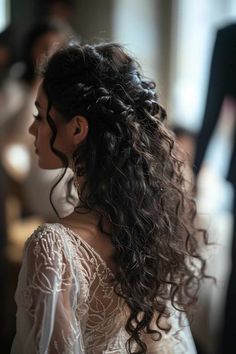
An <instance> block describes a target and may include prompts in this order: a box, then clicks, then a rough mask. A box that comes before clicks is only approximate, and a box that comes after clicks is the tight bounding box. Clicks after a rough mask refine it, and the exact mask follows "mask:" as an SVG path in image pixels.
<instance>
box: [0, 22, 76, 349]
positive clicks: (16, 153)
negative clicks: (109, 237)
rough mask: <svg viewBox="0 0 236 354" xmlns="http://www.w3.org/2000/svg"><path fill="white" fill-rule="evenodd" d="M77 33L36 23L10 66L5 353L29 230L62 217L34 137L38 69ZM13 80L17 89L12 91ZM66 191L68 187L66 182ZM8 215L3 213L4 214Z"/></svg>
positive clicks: (1, 151)
mask: <svg viewBox="0 0 236 354" xmlns="http://www.w3.org/2000/svg"><path fill="white" fill-rule="evenodd" d="M72 37H73V34H72V31H71V29H70V27H68V25H67V24H64V23H62V22H60V21H56V20H48V19H44V20H41V21H39V22H37V23H35V24H33V25H32V26H31V28H30V29H29V31H28V33H27V34H26V38H25V41H24V43H23V58H22V62H21V63H17V64H15V65H14V66H13V67H12V68H11V69H9V73H10V74H9V75H6V81H5V82H6V83H7V87H9V86H10V87H11V89H9V90H8V92H9V97H8V99H7V100H6V99H5V98H6V97H4V99H3V102H2V105H1V108H0V128H1V129H0V157H1V163H2V166H3V172H4V176H5V179H6V180H7V183H8V185H9V188H8V191H7V193H6V190H5V193H4V200H5V202H4V201H3V200H1V207H3V206H4V207H5V205H6V213H5V214H7V218H6V220H5V225H6V229H7V240H5V243H6V245H7V247H6V252H5V253H6V254H5V258H4V259H5V261H6V263H4V262H3V264H2V265H3V267H2V268H1V269H2V271H3V272H4V270H5V269H6V267H7V274H8V281H7V282H5V284H3V287H2V292H1V296H2V295H3V291H4V293H5V295H4V296H5V298H4V301H3V302H2V305H1V306H2V309H3V313H4V319H3V321H2V323H3V326H2V330H1V337H2V338H3V340H2V342H3V341H4V343H5V344H4V345H5V352H9V346H10V344H11V342H12V337H13V336H14V333H15V330H14V328H15V325H14V323H15V320H14V317H15V304H14V300H13V292H14V291H15V286H16V281H17V276H18V271H19V264H20V262H21V255H22V250H23V245H24V242H25V238H26V236H27V235H28V234H29V231H30V230H33V229H34V228H35V227H36V226H37V225H39V224H40V223H41V222H42V221H43V220H55V219H56V218H57V216H56V214H55V212H54V211H53V208H52V207H51V204H50V201H49V198H48V193H49V190H50V184H51V183H53V181H54V179H55V178H56V177H57V176H58V173H59V172H58V171H42V170H41V169H39V168H38V166H37V164H36V163H35V159H34V149H33V145H32V139H30V138H29V135H28V133H27V131H28V127H29V126H30V124H31V122H32V119H33V117H32V112H33V107H34V101H35V96H36V90H37V87H38V85H39V82H40V79H39V77H38V75H37V70H36V67H37V65H38V64H39V63H40V61H41V60H42V58H43V57H44V56H49V55H50V52H51V51H52V50H53V47H54V46H57V47H60V46H61V45H64V44H65V43H68V41H70V39H71V38H72ZM54 49H55V48H54ZM9 82H10V83H11V85H10V84H9ZM12 83H14V87H15V90H13V89H12V87H13V84H12ZM5 86H6V84H5ZM16 101H17V104H16V103H15V102H16ZM12 107H14V110H13V108H12ZM1 175H2V174H1ZM1 188H4V184H3V182H2V181H1V187H0V192H1ZM61 189H62V190H63V186H62V185H61ZM35 192H37V193H36V194H35ZM60 194H63V191H58V196H59V195H60ZM39 195H40V202H39V199H38V196H39ZM5 214H3V213H2V215H1V217H3V215H5ZM3 226H4V223H2V227H3ZM30 232H31V231H30ZM3 237H5V236H4V235H3ZM4 285H5V286H4ZM3 289H4V290H3ZM3 350H4V349H3Z"/></svg>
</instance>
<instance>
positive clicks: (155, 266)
mask: <svg viewBox="0 0 236 354" xmlns="http://www.w3.org/2000/svg"><path fill="white" fill-rule="evenodd" d="M43 78H44V81H43V88H44V90H45V93H46V95H47V97H48V98H49V100H50V103H51V104H52V105H53V106H54V107H55V108H56V109H57V110H58V111H59V112H60V113H61V114H62V115H63V117H64V119H65V120H67V121H69V120H70V119H72V118H73V117H74V116H75V115H78V114H80V115H82V116H84V117H86V118H87V120H88V124H89V133H88V136H87V139H86V141H85V143H83V145H82V146H78V148H77V149H76V151H75V153H74V161H75V165H76V168H77V171H76V172H77V174H78V175H82V174H86V180H87V185H86V189H84V190H82V192H81V199H82V201H83V206H84V207H86V208H88V209H89V210H96V211H98V212H99V213H100V215H101V222H100V228H101V230H103V225H104V224H103V221H105V219H108V220H109V221H110V222H111V225H112V231H111V234H110V237H111V240H112V243H113V245H114V247H115V260H116V264H117V267H118V272H117V274H116V286H115V289H116V292H117V293H118V295H120V296H122V297H123V298H124V299H125V301H126V303H127V305H128V306H129V309H130V315H129V318H128V320H127V323H126V330H127V332H128V333H129V335H130V338H129V340H128V342H127V350H128V351H129V353H132V345H133V344H134V343H136V344H137V345H138V348H139V351H137V352H136V353H147V347H146V344H145V343H144V342H143V341H142V339H141V334H142V333H143V332H146V333H149V334H151V333H155V334H156V335H157V339H160V338H161V329H162V327H161V319H162V317H163V316H167V317H168V316H169V315H170V314H169V310H168V308H169V306H168V302H171V304H172V305H173V306H174V307H176V308H178V309H179V310H180V311H184V310H186V309H187V308H188V307H189V306H190V305H192V304H193V303H195V301H196V298H197V292H198V288H199V284H200V281H201V279H202V278H204V277H205V261H204V260H203V259H202V257H201V255H200V254H199V241H198V238H199V234H200V233H201V234H202V235H203V240H204V243H207V240H206V233H205V231H204V230H198V229H196V227H195V225H194V220H195V214H196V207H195V202H194V200H193V198H192V197H191V195H189V193H188V192H187V191H186V190H185V183H184V178H183V175H182V167H183V164H182V162H180V161H179V160H178V159H177V158H176V157H175V149H176V146H175V144H174V139H173V136H172V134H171V133H170V132H169V130H168V129H167V128H166V126H165V118H166V114H165V111H164V109H163V108H162V107H161V106H160V105H159V103H158V100H157V96H156V92H155V84H154V83H153V82H152V81H150V80H148V79H146V78H145V77H144V76H143V75H142V74H141V72H140V68H139V65H138V64H137V62H136V61H135V60H134V59H133V58H132V57H131V56H129V55H128V54H127V53H126V52H125V51H124V49H123V48H122V47H121V46H120V45H118V44H109V43H108V44H100V45H93V46H91V45H84V46H68V47H67V48H64V49H61V50H59V51H58V52H56V53H55V54H54V55H53V56H52V57H51V59H50V60H49V62H48V63H47V65H46V68H45V70H44V72H43ZM55 134H56V133H55V132H54V134H53V137H52V140H51V143H52V146H53V142H54V141H55V136H56V135H55ZM56 153H57V152H56ZM88 191H89V193H88ZM78 211H79V210H78ZM155 314H158V316H157V317H155ZM153 319H156V320H155V322H156V328H155V329H154V330H153V329H151V321H152V320H153Z"/></svg>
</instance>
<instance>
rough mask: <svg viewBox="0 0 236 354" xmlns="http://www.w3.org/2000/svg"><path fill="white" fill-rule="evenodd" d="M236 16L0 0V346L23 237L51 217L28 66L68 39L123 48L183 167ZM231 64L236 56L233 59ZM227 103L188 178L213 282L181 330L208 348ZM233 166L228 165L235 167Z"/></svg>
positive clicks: (8, 324)
mask: <svg viewBox="0 0 236 354" xmlns="http://www.w3.org/2000/svg"><path fill="white" fill-rule="evenodd" d="M234 22H236V1H235V0H89V1H87V0H64V1H63V0H34V1H31V0H21V1H19V0H0V248H1V249H0V256H1V258H0V262H1V263H0V285H1V287H0V289H1V290H0V315H1V327H0V348H1V350H0V351H1V353H3V354H4V353H9V351H10V347H11V342H12V339H13V336H14V333H15V311H16V308H15V303H14V292H15V288H16V283H17V276H18V272H19V268H20V264H21V258H22V251H23V246H24V242H25V240H26V239H27V237H28V236H29V235H30V234H31V232H32V231H33V230H34V229H35V227H37V226H38V225H39V224H40V223H42V222H44V221H49V222H50V221H54V220H56V217H55V215H54V213H53V210H52V208H51V206H50V203H49V200H48V194H49V190H50V186H51V185H52V184H53V181H54V180H55V178H56V176H57V173H58V172H57V171H41V170H39V169H38V167H37V161H36V159H35V157H34V151H33V147H32V138H30V136H29V135H28V131H27V129H28V126H29V125H30V122H31V120H32V113H33V111H34V104H33V102H34V99H35V93H36V90H37V85H38V78H37V75H36V74H35V71H34V69H35V66H37V63H38V62H39V61H40V59H41V58H42V56H43V55H45V54H47V53H48V52H50V48H52V47H53V46H55V43H56V45H58V43H63V42H65V41H68V40H70V39H71V38H74V40H76V41H78V42H81V43H85V42H89V43H93V42H97V41H99V40H105V41H117V42H120V43H121V44H123V45H125V46H126V47H127V48H128V49H129V51H130V52H131V53H133V54H134V55H135V56H136V57H137V58H138V60H139V61H140V62H141V64H142V66H143V71H144V73H145V74H146V75H147V76H149V77H152V78H154V80H155V81H156V82H157V91H158V93H159V97H160V101H161V102H162V105H163V106H164V107H165V108H166V109H167V112H168V117H169V125H170V127H171V128H172V129H173V131H174V132H175V134H176V139H177V140H178V141H179V143H180V144H181V145H182V147H183V151H184V153H185V157H186V158H187V161H188V165H187V167H186V176H187V177H188V178H189V179H192V180H194V174H193V173H192V170H191V167H192V165H193V163H194V162H193V161H194V155H195V151H196V148H197V146H196V145H197V144H201V142H199V141H198V140H197V136H198V133H199V130H200V129H201V126H202V122H203V117H204V110H205V105H206V97H207V89H208V84H209V76H210V65H211V58H212V53H213V48H214V43H215V39H216V33H217V30H218V29H220V28H222V27H224V26H227V25H229V24H231V23H234ZM235 60H236V58H235ZM235 111H236V101H235V100H234V99H233V98H232V97H231V96H230V95H226V97H225V98H224V101H223V104H222V106H221V110H220V113H219V114H220V120H219V121H218V123H217V126H216V128H215V129H214V133H213V134H211V139H210V143H209V144H208V146H207V151H206V154H205V155H204V161H203V163H202V164H201V170H200V174H199V175H198V178H197V179H196V183H197V188H196V189H197V204H198V210H199V217H198V222H199V223H200V225H201V226H203V227H205V228H207V230H208V232H209V237H210V240H211V241H213V242H214V246H211V247H210V248H209V249H208V250H207V251H206V256H207V258H208V272H209V273H210V274H211V275H213V276H215V277H216V278H217V285H213V284H212V283H207V284H203V285H202V288H201V290H200V299H199V302H198V306H197V311H196V314H195V316H194V318H193V320H192V323H191V326H192V331H193V334H194V339H195V341H196V344H197V347H198V351H199V353H201V354H215V353H216V348H217V346H218V340H219V337H220V335H221V331H222V314H223V308H224V302H225V294H226V287H227V281H228V276H229V269H230V266H231V262H230V254H231V250H230V249H231V242H232V232H233V216H232V212H231V210H232V203H233V191H234V188H233V187H232V185H231V184H230V183H229V182H227V181H226V178H225V177H226V174H227V171H228V168H229V163H230V156H231V153H232V147H233V131H234V129H235V125H234V124H235V122H234V121H235V116H236V115H235ZM235 168H236V167H235Z"/></svg>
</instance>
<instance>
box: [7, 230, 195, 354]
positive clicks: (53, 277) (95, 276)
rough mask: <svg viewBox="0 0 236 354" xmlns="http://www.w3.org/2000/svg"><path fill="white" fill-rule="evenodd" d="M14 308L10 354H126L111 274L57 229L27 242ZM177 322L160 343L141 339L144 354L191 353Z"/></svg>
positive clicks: (120, 305)
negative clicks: (14, 335)
mask: <svg viewBox="0 0 236 354" xmlns="http://www.w3.org/2000/svg"><path fill="white" fill-rule="evenodd" d="M16 303H17V308H18V310H17V334H16V337H15V340H14V343H13V347H12V351H11V353H12V354H19V353H21V354H28V353H32V354H33V353H40V354H54V353H60V354H63V353H64V354H69V353H70V354H72V353H76V354H85V353H86V354H125V353H127V351H126V349H125V344H126V342H127V339H128V334H127V332H126V331H125V323H126V316H127V309H126V306H125V303H124V300H123V299H122V298H121V297H119V296H117V295H116V294H115V292H114V274H113V272H112V271H111V270H110V269H109V268H108V266H107V265H106V263H105V262H104V261H103V259H102V258H101V257H100V255H99V254H98V253H97V252H96V251H95V250H94V249H93V248H92V247H91V246H90V245H89V244H88V243H86V242H85V241H84V240H83V239H82V238H80V237H79V235H77V234H75V233H74V232H73V231H72V230H70V229H68V228H66V227H64V226H62V225H61V224H43V225H42V226H40V227H39V228H38V229H37V230H36V231H35V232H34V233H33V234H32V235H31V236H30V238H29V239H28V240H27V242H26V245H25V251H24V257H23V264H22V268H21V271H20V275H19V281H18V286H17V291H16ZM177 322H178V321H176V320H175V319H174V317H173V325H172V330H171V333H169V334H164V335H163V339H162V340H161V341H160V342H154V341H153V340H151V339H150V338H147V346H148V353H149V354H154V353H155V354H157V353H158V354H159V353H163V354H164V353H165V354H167V353H176V354H177V353H178V354H184V353H188V354H194V353H195V350H194V346H193V343H192V339H191V334H190V332H189V330H188V328H187V327H185V328H183V329H180V330H179V331H177V329H178V324H177ZM145 341H146V340H145Z"/></svg>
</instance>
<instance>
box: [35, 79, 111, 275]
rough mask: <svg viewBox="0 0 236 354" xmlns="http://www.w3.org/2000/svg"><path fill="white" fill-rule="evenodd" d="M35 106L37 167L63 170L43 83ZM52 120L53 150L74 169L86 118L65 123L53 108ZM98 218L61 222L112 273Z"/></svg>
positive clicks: (81, 179) (83, 216)
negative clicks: (73, 164) (74, 161)
mask: <svg viewBox="0 0 236 354" xmlns="http://www.w3.org/2000/svg"><path fill="white" fill-rule="evenodd" d="M35 105H36V107H37V110H38V114H37V115H36V116H34V121H33V123H32V124H31V126H30V127H29V133H30V134H31V135H33V137H34V145H35V152H36V154H37V155H38V164H39V167H40V168H42V169H57V168H61V167H63V164H62V161H61V160H60V159H59V158H58V157H57V156H56V155H55V154H54V153H53V151H52V150H51V147H50V137H51V135H52V132H51V128H50V126H49V124H48V122H47V119H46V116H47V107H48V100H47V96H46V94H45V93H44V91H43V87H42V83H41V85H40V86H39V89H38V94H37V98H36V101H35ZM49 114H50V117H51V118H52V119H53V120H54V122H55V124H56V127H57V136H56V140H55V143H54V147H55V148H56V149H58V150H60V151H61V152H63V153H64V154H65V155H66V156H67V158H68V160H69V161H70V166H72V163H71V162H72V154H73V152H74V151H75V149H76V148H77V147H78V145H79V144H81V143H83V142H84V141H85V139H86V138H87V135H88V131H89V125H88V121H87V119H86V118H85V117H83V116H80V115H76V116H74V117H73V118H72V119H71V120H70V121H69V122H66V121H65V120H64V119H63V117H62V115H61V114H60V113H59V112H58V111H57V110H56V109H55V108H54V107H53V106H52V108H51V109H50V112H49ZM84 182H85V177H84V176H82V177H78V183H79V185H80V187H82V186H83V183H84ZM98 221H99V215H98V214H97V213H95V212H92V211H89V212H88V213H86V214H84V213H83V214H78V213H75V212H74V213H72V214H71V215H69V216H67V217H66V218H63V219H60V223H61V224H63V225H65V226H66V227H68V228H70V229H71V230H73V231H74V232H75V233H76V234H78V235H79V236H80V237H81V238H83V239H84V240H85V241H86V242H87V243H89V244H90V245H91V246H92V247H93V248H94V249H95V251H97V252H98V253H99V254H100V255H101V257H102V258H103V259H104V261H105V262H106V263H107V265H108V267H110V268H111V269H112V270H113V271H115V270H116V266H115V263H114V261H113V252H114V251H113V247H112V244H111V241H110V239H109V237H108V236H107V235H105V234H102V233H101V231H100V230H99V228H98V226H97V224H98Z"/></svg>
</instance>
